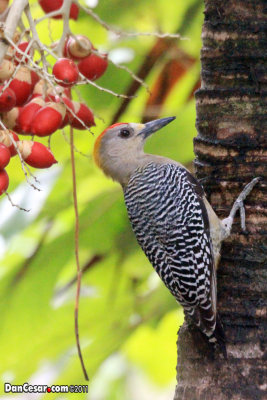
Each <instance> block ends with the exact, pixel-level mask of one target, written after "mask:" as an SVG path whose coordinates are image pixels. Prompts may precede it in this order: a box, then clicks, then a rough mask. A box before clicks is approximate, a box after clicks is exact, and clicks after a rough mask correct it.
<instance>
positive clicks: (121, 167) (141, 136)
mask: <svg viewBox="0 0 267 400" xmlns="http://www.w3.org/2000/svg"><path fill="white" fill-rule="evenodd" d="M174 119H175V117H169V118H161V119H157V120H154V121H150V122H147V123H146V124H136V123H118V124H114V125H111V126H109V127H108V128H107V129H105V130H104V131H103V132H102V133H101V134H100V135H99V136H98V138H97V139H96V141H95V146H94V160H95V163H96V164H97V165H98V167H99V168H101V169H102V170H103V171H104V173H105V174H106V175H108V176H111V178H112V179H114V180H117V181H119V182H120V183H123V180H125V177H126V175H129V173H130V172H132V170H133V169H135V168H137V167H138V166H139V163H140V162H141V161H142V159H143V157H144V144H145V141H146V139H147V138H148V136H150V135H151V134H152V133H154V132H156V131H158V130H159V129H161V128H163V126H165V125H167V124H169V123H170V122H171V121H173V120H174Z"/></svg>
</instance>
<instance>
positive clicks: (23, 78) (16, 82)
mask: <svg viewBox="0 0 267 400" xmlns="http://www.w3.org/2000/svg"><path fill="white" fill-rule="evenodd" d="M9 87H10V89H12V90H13V91H14V92H15V95H16V106H22V105H23V104H25V103H26V102H27V100H28V98H29V97H30V95H31V93H32V90H33V86H32V76H31V71H30V70H29V69H28V68H27V67H24V66H23V67H20V69H19V70H18V72H17V73H16V75H15V77H14V79H12V81H11V82H10V84H9Z"/></svg>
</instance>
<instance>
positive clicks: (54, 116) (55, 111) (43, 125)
mask: <svg viewBox="0 0 267 400" xmlns="http://www.w3.org/2000/svg"><path fill="white" fill-rule="evenodd" d="M65 113H66V108H65V106H64V105H63V104H60V103H53V102H49V103H47V104H46V105H45V106H44V107H42V108H41V109H40V110H39V111H37V113H36V114H35V116H34V119H33V121H32V124H31V128H30V131H31V133H32V134H33V135H37V136H49V135H51V134H52V133H54V132H55V131H56V130H57V129H59V128H60V126H61V124H62V121H63V119H64V117H65Z"/></svg>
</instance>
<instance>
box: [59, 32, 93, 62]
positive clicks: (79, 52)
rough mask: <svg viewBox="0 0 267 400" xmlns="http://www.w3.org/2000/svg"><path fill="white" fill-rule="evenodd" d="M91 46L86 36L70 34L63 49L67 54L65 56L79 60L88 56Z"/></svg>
mask: <svg viewBox="0 0 267 400" xmlns="http://www.w3.org/2000/svg"><path fill="white" fill-rule="evenodd" d="M93 48H94V47H93V45H92V43H91V42H90V40H89V39H88V37H86V36H83V35H77V36H75V37H73V36H70V37H69V38H68V39H67V40H66V42H65V47H64V51H65V54H67V57H70V58H72V59H73V60H81V59H83V58H85V57H87V56H89V54H91V51H92V49H93Z"/></svg>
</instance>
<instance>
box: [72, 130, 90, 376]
mask: <svg viewBox="0 0 267 400" xmlns="http://www.w3.org/2000/svg"><path fill="white" fill-rule="evenodd" d="M70 152H71V166H72V185H73V203H74V212H75V259H76V267H77V287H76V298H75V309H74V322H75V337H76V345H77V350H78V355H79V358H80V362H81V367H82V370H83V374H84V377H85V379H86V380H87V381H89V378H88V375H87V371H86V368H85V365H84V361H83V356H82V351H81V345H80V338H79V322H78V317H79V299H80V291H81V279H82V271H81V268H80V258H79V212H78V201H77V186H76V171H75V156H74V139H73V128H72V127H70Z"/></svg>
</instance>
